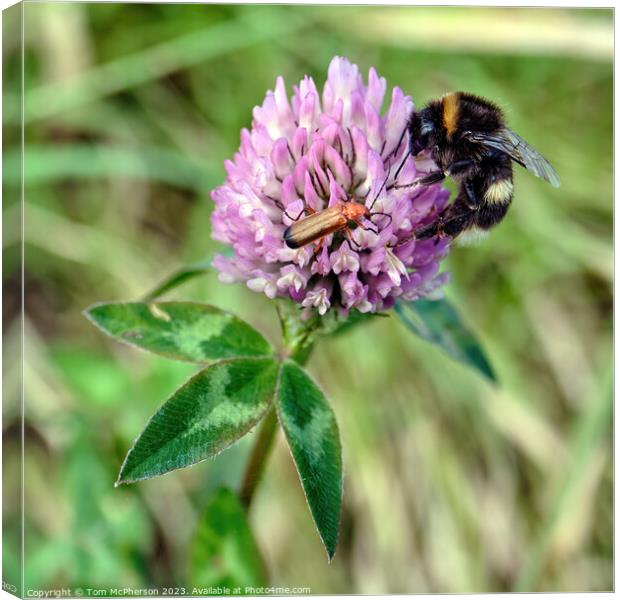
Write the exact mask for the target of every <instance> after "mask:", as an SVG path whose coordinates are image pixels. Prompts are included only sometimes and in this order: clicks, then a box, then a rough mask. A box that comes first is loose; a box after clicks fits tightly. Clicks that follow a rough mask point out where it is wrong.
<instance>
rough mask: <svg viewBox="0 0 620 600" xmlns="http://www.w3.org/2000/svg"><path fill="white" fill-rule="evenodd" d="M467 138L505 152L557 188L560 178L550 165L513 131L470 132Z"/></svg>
mask: <svg viewBox="0 0 620 600" xmlns="http://www.w3.org/2000/svg"><path fill="white" fill-rule="evenodd" d="M467 137H468V138H469V139H470V140H472V141H474V142H479V143H480V144H483V145H484V146H487V147H488V148H495V149H496V150H501V151H502V152H505V153H506V154H508V156H510V158H512V160H514V161H516V162H518V163H519V164H520V165H522V166H524V167H525V168H526V169H527V170H528V171H531V172H532V173H534V175H536V176H537V177H542V178H543V179H544V180H546V181H548V182H549V183H550V184H551V185H552V186H553V187H559V185H560V178H559V177H558V174H557V173H556V172H555V169H554V168H553V167H552V166H551V163H550V162H549V161H548V160H547V159H546V158H545V157H544V156H542V155H541V154H540V153H539V152H538V151H537V150H535V149H534V148H532V146H530V145H529V144H528V143H527V142H526V141H525V140H524V139H523V138H522V137H521V136H520V135H518V134H516V133H515V132H514V131H511V130H510V129H506V128H504V129H500V130H499V131H496V132H495V133H488V134H487V133H474V132H470V133H469V134H468V135H467Z"/></svg>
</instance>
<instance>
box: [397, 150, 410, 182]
mask: <svg viewBox="0 0 620 600" xmlns="http://www.w3.org/2000/svg"><path fill="white" fill-rule="evenodd" d="M408 158H409V151H407V152H406V153H405V158H403V162H401V163H400V166H399V167H398V169H396V173H394V181H396V180H397V179H398V176H399V175H400V172H401V170H402V168H403V167H404V166H405V163H406V162H407V159H408Z"/></svg>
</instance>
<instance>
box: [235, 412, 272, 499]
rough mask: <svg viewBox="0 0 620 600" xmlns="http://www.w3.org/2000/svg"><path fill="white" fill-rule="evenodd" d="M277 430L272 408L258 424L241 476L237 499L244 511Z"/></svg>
mask: <svg viewBox="0 0 620 600" xmlns="http://www.w3.org/2000/svg"><path fill="white" fill-rule="evenodd" d="M277 428H278V417H277V416H276V407H275V406H272V407H271V408H270V409H269V411H268V412H267V415H266V416H265V417H264V419H263V421H262V423H261V424H260V429H259V430H258V434H257V436H256V441H255V442H254V447H253V448H252V453H251V454H250V459H249V460H248V465H247V467H246V469H245V473H244V475H243V481H242V482H241V490H240V491H239V499H240V500H241V504H242V505H243V507H244V508H245V510H246V511H248V510H249V509H250V505H251V504H252V500H253V498H254V492H255V491H256V487H257V485H258V482H259V481H260V479H261V477H262V475H263V471H264V470H265V466H266V464H267V458H268V456H269V453H270V451H271V447H272V446H273V440H274V438H275V434H276V430H277Z"/></svg>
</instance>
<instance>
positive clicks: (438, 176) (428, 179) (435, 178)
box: [416, 171, 446, 185]
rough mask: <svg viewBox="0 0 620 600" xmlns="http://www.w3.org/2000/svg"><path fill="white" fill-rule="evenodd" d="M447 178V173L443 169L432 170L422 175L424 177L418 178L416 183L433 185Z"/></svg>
mask: <svg viewBox="0 0 620 600" xmlns="http://www.w3.org/2000/svg"><path fill="white" fill-rule="evenodd" d="M445 178H446V174H445V173H444V172H443V171H432V172H431V173H429V174H428V175H426V176H424V177H422V179H418V180H417V182H416V183H418V184H419V185H433V184H434V183H439V182H440V181H443V180H444V179H445Z"/></svg>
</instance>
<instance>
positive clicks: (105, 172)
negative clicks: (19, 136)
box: [4, 144, 208, 192]
mask: <svg viewBox="0 0 620 600" xmlns="http://www.w3.org/2000/svg"><path fill="white" fill-rule="evenodd" d="M24 155H25V156H26V157H27V160H25V162H24V169H25V171H24V178H25V179H26V180H27V181H28V185H29V186H36V185H44V184H45V185H49V184H52V183H55V182H61V181H64V180H66V179H67V178H71V179H108V178H110V177H111V176H113V177H114V178H120V177H129V178H136V179H143V180H145V181H160V182H162V183H169V184H172V185H177V186H180V187H184V188H188V189H192V190H195V191H198V192H202V191H204V190H205V189H208V173H207V170H208V165H207V170H206V169H205V166H204V165H202V166H198V165H196V163H195V162H194V161H192V160H190V159H188V158H187V157H186V156H184V155H183V154H181V153H179V152H176V151H174V150H169V149H164V148H153V147H143V148H139V149H136V150H130V149H127V148H123V147H120V146H115V145H112V144H110V145H104V144H98V145H92V144H71V145H65V146H44V145H28V146H26V148H25V151H24ZM20 161H21V150H20V149H18V148H16V149H13V150H10V151H8V152H7V153H6V154H5V157H4V169H5V174H6V177H5V178H4V183H5V184H6V185H18V184H19V182H20V180H21V179H20V177H19V176H18V175H19V173H20V171H19V168H17V171H16V170H15V169H16V167H19V164H20Z"/></svg>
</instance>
